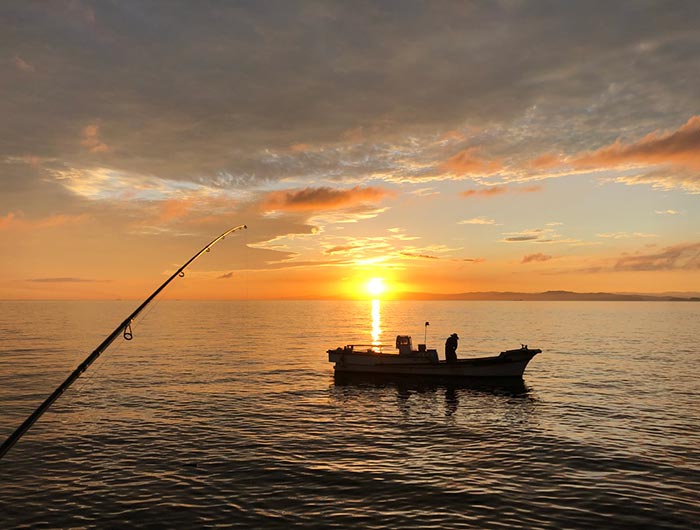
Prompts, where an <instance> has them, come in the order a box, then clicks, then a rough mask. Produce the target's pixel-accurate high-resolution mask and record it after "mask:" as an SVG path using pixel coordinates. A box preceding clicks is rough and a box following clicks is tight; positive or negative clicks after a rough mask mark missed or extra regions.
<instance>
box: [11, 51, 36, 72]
mask: <svg viewBox="0 0 700 530" xmlns="http://www.w3.org/2000/svg"><path fill="white" fill-rule="evenodd" d="M12 64H14V65H15V68H17V69H18V70H21V71H22V72H34V71H35V70H36V69H35V68H34V67H33V66H32V65H31V64H29V63H28V62H27V61H25V60H24V59H22V58H21V57H19V56H17V55H15V56H14V57H13V58H12Z"/></svg>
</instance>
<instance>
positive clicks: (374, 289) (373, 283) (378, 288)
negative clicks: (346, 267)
mask: <svg viewBox="0 0 700 530" xmlns="http://www.w3.org/2000/svg"><path fill="white" fill-rule="evenodd" d="M366 289H367V292H368V293H369V294H371V295H372V296H380V295H382V294H383V293H384V292H385V291H386V285H385V284H384V278H371V279H370V280H369V281H368V282H367V286H366Z"/></svg>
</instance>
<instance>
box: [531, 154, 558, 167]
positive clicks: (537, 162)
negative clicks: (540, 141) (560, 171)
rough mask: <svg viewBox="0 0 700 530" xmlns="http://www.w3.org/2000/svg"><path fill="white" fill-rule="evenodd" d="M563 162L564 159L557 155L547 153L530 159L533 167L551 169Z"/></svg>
mask: <svg viewBox="0 0 700 530" xmlns="http://www.w3.org/2000/svg"><path fill="white" fill-rule="evenodd" d="M561 164H562V160H561V158H560V157H558V156H557V155H553V154H551V153H545V154H543V155H540V156H538V157H537V158H535V159H534V160H532V161H530V163H529V165H530V167H532V168H533V169H549V168H552V167H556V166H559V165H561Z"/></svg>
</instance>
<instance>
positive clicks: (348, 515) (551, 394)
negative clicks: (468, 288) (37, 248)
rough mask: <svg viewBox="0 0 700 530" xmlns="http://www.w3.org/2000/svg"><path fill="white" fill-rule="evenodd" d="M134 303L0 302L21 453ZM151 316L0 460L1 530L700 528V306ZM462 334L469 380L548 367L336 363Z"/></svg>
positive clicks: (0, 420) (555, 305)
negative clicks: (432, 368) (334, 352)
mask: <svg viewBox="0 0 700 530" xmlns="http://www.w3.org/2000/svg"><path fill="white" fill-rule="evenodd" d="M137 305H138V302H134V301H104V302H95V301H75V302H64V301H60V302H59V301H53V302H46V301H22V302H16V301H4V302H0V438H2V439H5V438H6V437H7V436H8V435H9V434H10V433H11V432H12V431H13V430H14V429H15V428H16V427H17V426H18V425H19V424H20V423H21V422H22V421H23V420H24V418H26V417H27V416H28V415H29V414H30V413H31V412H32V411H33V410H34V408H35V407H36V406H37V405H38V404H39V403H40V402H41V401H42V400H43V399H44V398H45V397H46V396H48V395H49V394H50V393H51V391H53V389H54V388H56V387H57V386H58V385H59V384H60V383H61V382H62V381H63V380H64V379H65V378H66V376H67V375H68V374H69V373H70V371H71V370H73V369H74V368H75V367H76V366H77V365H78V364H79V363H80V362H81V361H82V360H83V359H84V358H85V357H86V356H87V355H88V354H89V353H90V352H91V351H92V350H93V349H94V348H95V347H96V346H97V345H98V344H99V343H100V342H101V341H102V340H103V339H104V337H105V336H107V335H108V334H109V333H110V332H111V331H112V330H113V329H114V328H115V327H116V326H117V325H118V324H119V323H121V322H122V321H123V320H124V318H125V317H126V316H127V315H128V314H129V313H130V312H131V311H132V310H133V309H135V307H136V306H137ZM147 311H148V313H147V314H146V315H144V316H143V318H139V319H138V320H137V321H135V322H134V325H133V328H132V331H133V340H130V341H126V340H123V339H121V338H120V339H119V340H117V341H116V342H115V343H114V344H113V345H112V346H111V347H110V348H109V349H108V350H107V351H106V352H105V353H104V354H103V355H102V356H101V357H100V358H99V359H98V360H97V361H96V362H95V364H94V365H93V366H92V367H91V368H90V369H89V370H88V371H87V372H86V373H85V374H83V376H82V377H81V378H80V379H78V380H77V381H76V382H75V383H74V385H73V387H71V389H70V390H68V391H67V392H66V393H65V394H64V395H63V396H62V397H61V398H60V399H59V400H58V401H57V402H56V403H55V404H54V405H53V406H52V407H51V408H50V409H49V411H48V412H47V413H46V414H45V415H44V416H43V417H42V418H41V419H40V420H39V421H38V422H37V423H36V424H35V425H34V427H32V429H31V430H29V431H28V432H27V434H25V436H24V437H23V438H22V439H21V440H20V441H19V442H18V443H17V445H15V446H14V448H12V450H10V452H8V453H7V455H6V456H5V457H4V458H3V459H2V460H0V527H1V528H3V529H14V528H251V529H266V528H284V529H288V528H292V527H295V528H305V529H315V528H319V529H320V528H323V529H328V528H362V529H388V528H395V529H413V528H416V529H418V528H420V529H433V528H434V529H452V528H479V529H488V528H493V529H511V528H513V529H538V528H551V529H567V528H572V529H578V528H595V529H599V528H635V529H637V528H657V529H684V530H685V529H689V528H698V524H699V521H700V493H698V492H699V491H700V379H699V378H698V364H699V363H700V303H692V302H522V301H521V302H517V301H513V302H488V301H450V302H445V301H434V302H431V301H384V300H381V301H380V300H375V301H372V300H366V301H252V300H251V301H178V300H163V301H162V302H157V303H156V304H155V305H154V306H153V307H152V308H149V309H148V310H147ZM426 323H429V324H428V325H426ZM451 333H458V335H459V337H460V341H459V348H458V350H457V353H458V355H459V356H460V357H462V358H466V357H477V356H485V355H494V354H498V353H499V352H501V351H503V350H507V349H512V348H517V347H520V346H521V344H527V345H528V346H529V347H530V348H540V349H542V353H541V354H539V355H537V356H536V357H535V358H534V359H533V360H532V361H531V363H530V364H529V366H528V368H527V370H526V371H525V375H524V378H523V381H522V382H521V383H515V384H506V383H503V382H495V383H493V384H478V383H466V384H452V383H444V382H429V381H420V380H418V381H416V380H401V379H399V380H376V379H371V380H365V379H362V378H359V379H356V378H355V379H351V380H336V379H335V378H334V376H333V369H332V365H331V364H329V363H328V356H327V353H326V351H327V350H328V349H331V348H336V347H338V346H343V345H346V344H369V345H374V346H376V347H379V345H384V346H383V348H384V351H387V352H392V351H394V342H395V338H396V335H399V334H407V335H411V336H412V338H413V342H414V345H416V344H418V343H427V345H428V348H437V349H438V351H439V352H440V355H441V356H442V355H443V345H444V341H445V339H446V337H448V336H449V335H450V334H451Z"/></svg>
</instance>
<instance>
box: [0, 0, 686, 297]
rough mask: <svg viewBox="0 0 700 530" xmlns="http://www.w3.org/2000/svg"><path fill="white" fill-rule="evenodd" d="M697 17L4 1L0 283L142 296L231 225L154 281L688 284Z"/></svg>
mask: <svg viewBox="0 0 700 530" xmlns="http://www.w3.org/2000/svg"><path fill="white" fill-rule="evenodd" d="M698 27H700V3H698V2H696V1H694V0H693V1H687V2H683V1H663V2H662V1H658V2H657V1H644V0H633V1H629V2H626V1H616V2H609V1H602V2H599V1H586V2H560V1H524V0H523V1H519V0H503V1H489V2H479V1H466V0H465V1H459V2H450V1H439V2H435V1H427V2H422V1H411V0H402V1H397V2H394V1H375V2H362V1H353V2H349V1H347V2H331V1H319V2H315V1H309V2H294V1H265V0H263V1H260V0H256V1H247V2H243V1H240V2H236V1H229V2H220V1H211V2H207V1H201V2H177V1H160V2H159V1H147V2H145V1H128V0H125V1H118V2H117V1H108V0H104V1H99V2H90V1H88V0H70V1H60V0H54V1H49V2H44V1H41V2H40V1H25V0H22V1H19V0H7V1H4V2H2V3H0V51H1V53H0V116H1V117H2V118H1V119H0V253H1V255H2V259H1V261H0V299H115V298H124V299H132V298H136V299H138V298H145V296H147V295H148V294H149V293H150V292H151V291H152V290H153V289H154V288H155V287H156V286H157V285H159V284H160V283H161V282H162V281H163V280H164V279H165V278H166V277H167V275H168V274H171V273H172V272H173V271H175V270H176V269H177V268H178V266H179V265H181V264H182V263H184V262H185V261H186V260H187V259H188V258H189V257H190V256H191V255H193V254H194V253H195V252H196V251H198V250H199V249H200V248H202V247H203V246H204V245H206V244H207V242H208V241H210V240H212V239H213V238H214V237H216V236H217V235H219V234H220V233H222V232H224V231H225V230H227V229H228V228H231V227H233V226H236V225H240V224H246V225H247V226H248V227H249V228H248V230H245V231H239V232H236V233H234V234H232V235H231V236H229V237H227V238H226V240H225V241H222V242H220V243H219V244H218V245H217V246H216V247H215V248H214V249H213V251H212V252H211V253H208V254H206V255H204V256H203V257H202V258H201V259H200V260H199V261H198V262H197V263H196V264H195V265H194V266H193V267H192V269H191V270H188V273H187V276H186V278H185V279H184V280H181V281H179V282H178V285H177V286H174V287H173V291H172V293H171V296H173V297H176V298H203V299H210V298H211V299H239V298H252V299H268V298H362V297H366V296H379V295H380V294H381V296H383V297H387V298H401V297H403V296H408V295H407V293H460V292H474V291H520V292H539V291H546V290H571V291H578V292H597V291H606V292H643V293H666V292H682V293H686V292H700V89H699V88H698V87H700V31H698ZM368 284H369V286H370V290H373V291H374V292H369V291H368V287H367V286H368ZM382 290H383V291H384V292H383V293H381V292H380V291H382Z"/></svg>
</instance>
